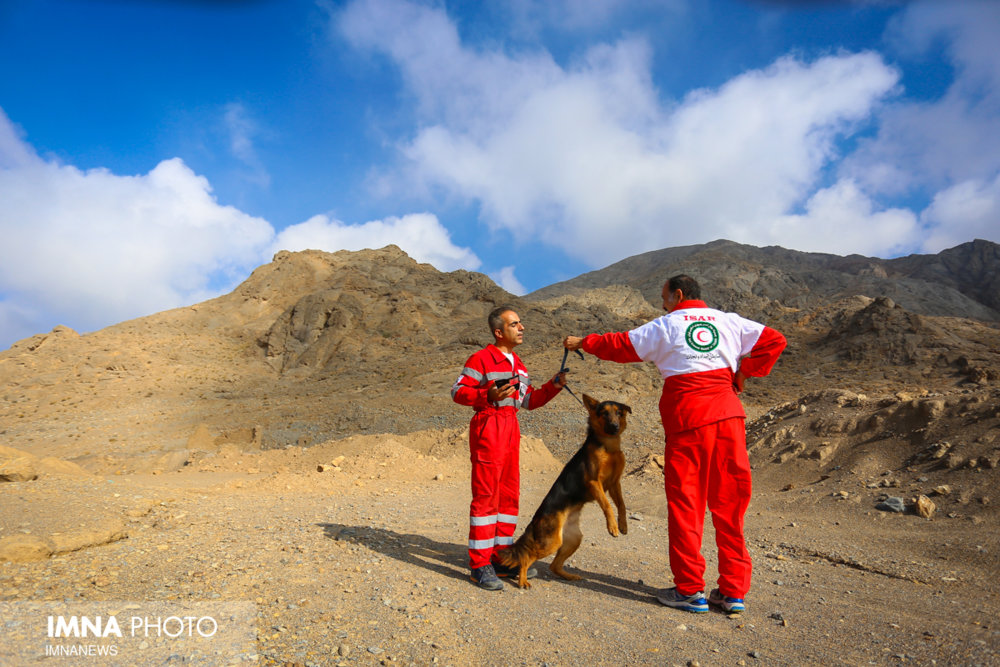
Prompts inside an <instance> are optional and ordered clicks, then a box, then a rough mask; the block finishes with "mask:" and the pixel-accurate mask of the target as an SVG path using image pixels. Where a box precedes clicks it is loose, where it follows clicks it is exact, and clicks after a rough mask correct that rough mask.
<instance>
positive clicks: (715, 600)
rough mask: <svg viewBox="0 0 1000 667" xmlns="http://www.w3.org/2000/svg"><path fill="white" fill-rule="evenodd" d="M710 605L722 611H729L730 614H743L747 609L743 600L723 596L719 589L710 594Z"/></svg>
mask: <svg viewBox="0 0 1000 667" xmlns="http://www.w3.org/2000/svg"><path fill="white" fill-rule="evenodd" d="M708 603H709V604H710V605H712V606H713V607H718V608H719V609H721V610H722V611H728V612H729V613H730V614H741V613H743V610H744V609H746V605H744V604H743V598H731V597H729V596H727V595H723V594H722V593H721V592H720V591H719V589H718V588H713V589H712V592H711V593H709V594H708Z"/></svg>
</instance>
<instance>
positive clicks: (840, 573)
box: [0, 457, 1000, 665]
mask: <svg viewBox="0 0 1000 667" xmlns="http://www.w3.org/2000/svg"><path fill="white" fill-rule="evenodd" d="M422 463H426V465H423V466H421V465H420V464H422ZM466 466H467V464H465V463H464V462H463V461H462V460H461V458H460V457H454V458H452V459H448V460H444V461H437V460H436V459H435V460H433V462H431V461H429V460H423V461H414V462H413V465H412V466H406V465H400V464H399V463H394V464H393V465H388V466H382V465H379V464H375V463H372V462H371V461H369V462H368V463H367V464H366V465H360V463H359V465H358V466H356V467H355V468H353V469H352V468H351V466H350V465H348V464H345V467H344V468H343V470H341V471H340V472H337V473H333V474H331V473H318V472H314V471H313V470H309V469H305V468H300V469H298V470H296V469H294V468H293V469H290V470H282V471H277V472H253V471H251V472H247V471H245V468H246V467H247V466H245V465H243V466H241V465H233V466H231V468H232V469H230V470H221V471H220V470H215V471H210V472H199V471H197V470H190V469H189V468H190V466H189V467H188V468H186V469H184V470H183V471H182V472H176V473H168V474H164V475H142V476H139V475H133V476H125V475H123V476H112V477H101V476H95V477H88V478H79V479H73V478H65V479H61V478H49V479H39V480H36V481H33V482H23V483H8V484H3V485H0V503H2V506H3V508H4V511H3V515H2V518H0V529H2V532H0V538H3V537H10V536H12V535H28V534H33V535H41V534H43V533H46V532H47V533H48V534H49V535H51V534H52V533H60V534H65V533H66V532H67V531H72V530H86V529H88V527H89V526H92V525H97V524H100V523H101V522H102V521H103V522H107V521H109V520H119V521H121V522H122V523H123V524H124V525H125V528H126V531H125V535H127V536H126V537H121V538H114V539H109V541H108V543H106V544H99V545H96V546H90V547H88V548H83V549H80V550H76V551H69V552H65V553H56V554H54V555H53V556H52V557H50V558H48V559H46V560H40V561H34V562H0V602H25V601H36V602H39V601H71V602H83V601H98V600H112V601H114V600H139V601H157V602H168V603H169V602H175V603H177V604H180V603H181V602H184V601H188V602H191V601H201V600H208V601H212V600H214V601H232V602H244V603H252V604H253V605H254V608H255V610H256V623H255V625H256V627H255V629H254V632H255V635H256V645H255V646H254V647H253V649H254V650H253V651H252V652H251V653H252V655H255V656H256V660H257V661H258V662H259V664H264V665H338V664H343V665H355V664H358V665H368V664H401V665H406V664H418V665H423V664H443V665H471V664H489V665H493V664H497V665H499V664H518V665H542V664H546V665H579V664H588V665H589V664H607V665H622V664H655V665H675V664H676V665H693V664H700V665H802V664H815V665H832V664H845V665H863V664H896V663H904V662H905V663H914V664H922V665H929V664H942V665H945V664H961V665H970V664H982V665H989V664H1000V624H998V622H997V617H998V611H1000V585H998V583H997V581H998V580H997V576H996V575H997V574H998V569H1000V568H998V565H997V554H998V553H1000V538H998V535H997V531H996V527H995V526H992V525H990V524H989V523H981V522H980V523H974V522H973V521H971V520H968V519H955V520H947V519H941V520H937V519H935V520H931V521H927V520H924V519H920V518H919V517H916V516H909V515H889V514H885V513H881V512H870V511H868V510H867V509H866V508H865V507H864V506H862V505H859V504H857V503H850V502H836V501H835V500H833V499H828V500H823V499H822V497H823V496H825V495H829V494H804V493H788V492H782V491H780V490H775V489H758V491H757V492H756V496H755V499H754V502H753V504H752V505H751V508H750V512H749V514H748V517H747V535H748V539H749V542H750V546H751V553H752V555H753V557H754V563H755V564H754V577H755V579H754V584H753V589H752V591H751V595H750V596H749V597H748V599H747V602H748V609H747V612H746V613H744V614H742V615H738V616H730V615H727V614H723V613H719V612H716V611H713V612H711V613H708V614H699V615H694V614H688V613H684V612H680V611H676V610H672V609H667V608H665V607H662V606H660V605H659V604H658V603H657V602H656V601H655V599H654V593H655V591H656V590H657V589H659V588H662V587H665V586H668V585H670V575H669V569H668V568H667V565H666V545H667V531H666V519H665V508H664V502H663V500H662V484H661V482H660V480H659V479H658V478H657V477H656V476H655V475H652V474H642V475H633V476H630V477H628V478H627V479H626V480H625V484H624V491H625V497H626V502H627V503H628V504H629V506H630V509H629V512H630V514H631V520H630V531H629V534H628V535H626V536H622V537H619V538H617V539H615V538H612V537H610V536H609V535H608V534H607V533H606V531H605V529H604V527H603V518H602V517H601V515H600V512H599V510H598V509H597V508H596V507H590V508H587V510H585V511H584V521H583V527H584V534H585V539H584V543H583V546H582V547H581V548H580V550H579V551H578V552H577V555H576V557H575V559H574V560H573V561H571V562H570V568H571V569H572V570H573V571H576V572H579V573H580V574H582V575H583V576H584V579H583V580H582V581H578V582H566V581H563V580H561V579H558V578H556V577H554V576H553V575H551V574H550V573H549V572H548V568H547V562H543V563H540V566H541V567H540V568H539V569H540V576H539V578H538V579H537V580H535V582H533V587H532V588H531V589H530V590H525V591H522V590H519V589H518V588H516V587H515V586H511V585H507V586H506V587H505V588H504V590H503V591H502V592H488V591H483V590H480V589H477V588H476V587H474V586H473V585H472V583H471V582H470V581H469V579H468V572H467V569H466V558H467V553H466V550H465V547H464V544H463V543H464V540H465V533H466V528H465V526H466V525H467V523H466V522H467V519H466V516H467V514H466V513H467V507H468V489H467V474H468V472H467V470H466ZM533 467H534V468H535V469H533V470H529V471H525V473H524V475H523V479H522V515H525V516H530V514H531V513H533V511H534V507H535V506H536V505H537V503H538V502H539V501H540V499H541V497H542V496H543V495H544V493H545V491H546V490H547V488H548V485H549V484H550V483H551V479H552V478H553V476H554V472H555V470H556V469H557V468H556V467H553V466H552V465H541V464H537V465H534V466H533ZM435 470H436V471H438V472H437V473H436V474H434V475H432V474H431V473H432V472H433V471H435ZM434 477H439V479H437V480H435V479H434ZM525 520H526V519H524V518H522V522H521V523H522V524H523V523H524V522H525ZM709 523H710V522H709ZM713 539H714V538H713V535H712V532H711V527H710V525H709V527H708V529H707V533H706V537H705V543H706V545H708V546H709V547H710V545H712V544H713ZM706 557H707V559H708V568H709V570H708V581H709V584H708V585H709V587H710V586H712V581H713V579H714V576H715V574H714V573H715V559H714V555H713V554H712V549H711V548H707V549H706ZM0 631H6V632H7V634H8V636H7V637H6V641H0V645H2V644H4V643H7V644H8V647H9V646H10V641H11V638H12V636H13V635H12V634H11V631H10V628H7V629H6V630H4V629H3V627H2V626H0ZM2 639H3V637H0V640H2ZM0 655H2V653H0ZM231 659H234V656H228V657H227V660H231ZM0 662H3V661H2V660H0ZM64 664H73V663H72V662H68V663H64ZM80 664H101V663H100V661H99V660H98V659H94V658H90V659H89V660H87V661H84V662H82V663H80ZM203 664H212V663H203ZM219 664H226V661H225V660H222V661H221V662H220V663H219Z"/></svg>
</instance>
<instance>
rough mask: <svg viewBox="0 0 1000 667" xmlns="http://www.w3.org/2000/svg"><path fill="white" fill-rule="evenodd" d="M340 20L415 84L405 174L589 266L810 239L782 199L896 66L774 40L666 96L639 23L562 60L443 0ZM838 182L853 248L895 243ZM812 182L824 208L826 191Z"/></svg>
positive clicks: (857, 120)
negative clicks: (484, 42)
mask: <svg viewBox="0 0 1000 667" xmlns="http://www.w3.org/2000/svg"><path fill="white" fill-rule="evenodd" d="M339 28H340V30H341V32H342V34H344V35H347V36H348V37H349V39H351V40H352V42H353V43H354V44H355V45H356V46H358V47H360V48H365V49H370V50H373V51H377V52H381V53H384V54H386V55H388V56H389V57H390V58H392V59H393V60H394V62H395V63H396V64H397V65H398V66H399V68H400V71H401V72H402V74H403V78H404V81H405V82H406V84H407V86H408V89H409V91H410V92H411V93H412V94H413V95H414V96H415V98H416V100H417V105H416V108H417V109H418V114H419V117H418V119H417V128H416V130H415V133H414V135H413V137H412V140H410V141H408V142H407V143H406V144H405V145H404V146H403V150H402V154H403V155H404V156H405V158H406V159H407V161H408V163H409V165H410V167H409V168H410V169H411V172H410V173H411V175H413V176H414V178H415V182H414V183H413V188H414V191H417V192H434V191H435V189H436V188H438V189H440V188H443V189H444V190H445V191H447V192H448V193H449V194H451V195H453V196H458V197H462V198H468V199H471V200H474V201H477V202H479V204H480V207H481V215H482V218H483V220H484V221H485V222H486V223H487V224H488V225H490V226H491V227H493V228H494V229H502V230H505V231H509V232H510V233H512V234H513V235H514V237H515V238H516V239H518V240H519V241H521V242H527V241H530V240H539V239H540V240H542V241H545V242H547V243H549V244H553V245H560V246H561V247H563V248H564V250H565V251H566V252H567V253H570V254H572V255H574V256H576V257H578V258H581V259H583V260H585V261H587V262H588V263H590V264H591V265H595V266H599V265H604V264H607V263H610V262H611V261H614V260H616V259H620V258H622V257H625V256H628V255H632V254H635V253H638V252H642V251H646V250H650V249H654V248H661V247H666V246H676V245H683V244H685V243H697V242H703V241H707V240H711V239H714V238H720V237H725V238H734V239H738V240H743V241H745V242H748V243H754V244H759V245H764V244H771V243H775V244H781V245H790V244H789V243H788V240H789V239H790V238H803V239H807V238H809V237H810V230H809V229H808V228H806V227H804V226H805V225H808V224H810V220H811V219H812V218H811V216H810V214H808V213H807V214H806V215H793V214H794V213H795V212H797V211H798V210H799V209H800V208H801V207H803V206H805V205H806V204H807V202H809V201H810V197H812V196H813V194H814V193H815V192H816V189H817V188H818V187H820V186H821V185H822V181H823V179H824V177H825V170H826V169H828V167H829V166H830V164H831V162H832V161H833V160H836V159H839V158H840V157H841V156H839V155H838V154H837V152H836V141H837V139H838V138H839V137H841V136H843V135H844V134H846V133H850V132H851V131H853V130H854V129H855V128H857V127H858V126H860V125H862V124H864V123H867V122H870V121H871V119H872V117H873V114H874V112H875V111H876V110H878V109H879V107H880V105H881V104H883V103H884V101H885V100H886V99H887V98H888V97H889V96H891V95H892V94H893V93H894V92H895V91H896V85H897V83H898V80H899V73H898V72H897V71H896V70H895V69H893V68H892V67H890V66H888V65H887V64H886V63H885V62H884V61H883V60H882V58H881V57H880V56H879V55H877V54H875V53H856V54H851V53H841V54H836V55H830V56H827V57H824V58H820V59H817V60H815V61H812V62H805V61H802V60H799V59H796V58H793V57H786V58H782V59H780V60H778V61H776V62H775V63H774V64H772V65H771V66H770V67H767V68H765V69H761V70H753V71H748V72H746V73H744V74H742V75H740V76H738V77H735V78H733V79H732V80H730V81H729V82H727V83H726V84H724V85H723V86H721V87H719V88H716V89H703V90H698V91H694V92H692V93H691V94H689V95H688V96H687V97H686V98H685V99H683V100H679V101H669V100H662V99H661V97H660V92H659V91H658V90H657V89H656V87H655V85H654V83H653V81H652V74H651V71H650V68H651V65H650V62H651V57H650V56H651V52H650V47H649V45H648V43H647V42H646V41H645V40H642V39H639V38H630V39H624V40H622V41H620V42H618V43H616V44H610V45H609V44H602V45H597V46H595V47H593V48H591V49H590V50H589V51H587V52H586V53H585V54H583V55H582V56H581V57H580V58H579V59H578V60H577V61H575V62H574V63H573V64H572V65H570V66H567V67H561V66H559V65H557V64H556V63H555V62H554V61H553V59H552V58H551V56H550V55H549V54H547V53H544V52H531V53H514V54H508V53H504V52H502V51H500V50H493V51H484V50H482V49H473V48H470V47H468V46H465V45H463V44H462V42H461V40H460V38H459V35H458V32H457V30H456V28H455V26H454V24H453V23H452V22H451V21H450V20H449V19H448V17H447V15H446V14H444V12H443V11H441V10H437V9H432V8H428V7H424V6H418V5H415V4H412V3H409V2H405V1H404V0H367V1H358V2H354V3H352V4H351V5H350V6H349V7H348V8H347V10H345V12H344V13H343V14H342V15H341V16H340V23H339ZM425 31H426V32H425ZM852 187H853V188H854V190H855V192H856V196H855V197H854V200H853V203H852V205H851V206H850V207H849V211H850V214H851V219H852V220H854V219H855V218H856V217H857V216H858V215H859V214H862V213H863V212H864V211H868V214H867V215H868V217H867V219H866V220H865V221H864V222H865V224H867V225H868V226H869V231H870V232H871V236H870V238H872V239H883V240H885V242H886V243H887V244H888V245H886V246H878V245H877V244H874V243H867V244H866V245H865V247H866V248H870V249H871V250H872V251H873V252H886V251H887V250H888V248H889V247H890V246H892V247H895V246H896V245H897V244H898V243H900V242H901V241H902V239H899V238H898V237H895V236H894V234H895V233H896V232H897V231H898V229H899V225H900V216H899V214H898V212H896V211H881V210H880V209H879V207H878V206H877V205H876V204H874V203H872V202H871V201H870V200H865V197H864V195H863V194H862V193H861V192H858V186H857V185H853V186H852ZM835 191H838V190H835ZM816 196H817V200H816V202H815V203H814V204H813V205H814V206H821V205H822V208H823V210H829V207H831V206H833V203H831V202H829V201H828V200H829V199H831V198H833V199H836V198H835V197H833V196H832V194H830V193H827V194H817V195H816ZM862 200H865V201H866V206H860V205H859V204H858V202H860V201H862ZM813 215H815V213H813ZM858 224H861V223H858ZM779 232H784V233H779Z"/></svg>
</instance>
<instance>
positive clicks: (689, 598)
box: [656, 587, 708, 614]
mask: <svg viewBox="0 0 1000 667" xmlns="http://www.w3.org/2000/svg"><path fill="white" fill-rule="evenodd" d="M656 599H657V600H659V601H660V604H665V605H667V606H668V607H673V608H674V609H681V610H683V611H689V612H691V613H693V614H704V613H705V612H707V611H708V601H707V600H706V599H705V593H704V592H702V591H698V592H697V593H695V594H694V595H683V594H681V593H678V592H677V588H676V587H673V588H666V589H664V590H663V591H661V592H660V594H659V595H657V596H656Z"/></svg>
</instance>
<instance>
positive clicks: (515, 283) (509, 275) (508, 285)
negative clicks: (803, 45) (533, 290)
mask: <svg viewBox="0 0 1000 667" xmlns="http://www.w3.org/2000/svg"><path fill="white" fill-rule="evenodd" d="M514 269H515V267H513V266H505V267H503V268H502V269H500V270H499V271H497V272H495V273H491V274H490V278H492V279H493V282H495V283H496V284H497V285H499V286H500V287H502V288H504V289H505V290H507V291H508V292H510V293H511V294H516V295H517V296H523V295H525V294H527V293H528V290H527V289H525V287H524V285H522V284H521V281H520V280H518V279H517V276H515V275H514Z"/></svg>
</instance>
